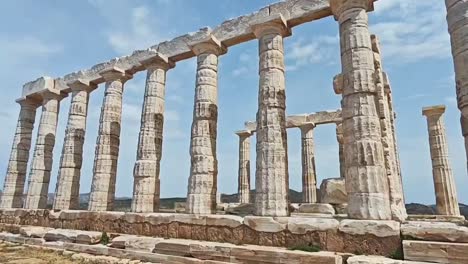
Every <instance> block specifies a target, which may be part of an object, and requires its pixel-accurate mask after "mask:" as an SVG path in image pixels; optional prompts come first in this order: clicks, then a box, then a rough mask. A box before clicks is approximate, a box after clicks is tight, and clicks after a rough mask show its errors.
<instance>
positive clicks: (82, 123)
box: [53, 81, 97, 210]
mask: <svg viewBox="0 0 468 264" xmlns="http://www.w3.org/2000/svg"><path fill="white" fill-rule="evenodd" d="M69 86H70V87H71V89H72V98H71V103H70V111H69V113H68V124H67V128H66V130H65V139H64V143H63V149H62V158H61V160H60V168H59V173H58V179H57V185H56V188H55V197H54V205H53V208H54V209H57V210H67V209H78V208H79V204H80V201H79V196H80V176H81V166H82V164H83V144H84V141H85V133H86V118H87V115H88V102H89V94H90V92H91V91H92V90H94V89H96V88H97V86H96V85H94V84H90V83H83V82H80V81H76V82H74V83H71V84H69Z"/></svg>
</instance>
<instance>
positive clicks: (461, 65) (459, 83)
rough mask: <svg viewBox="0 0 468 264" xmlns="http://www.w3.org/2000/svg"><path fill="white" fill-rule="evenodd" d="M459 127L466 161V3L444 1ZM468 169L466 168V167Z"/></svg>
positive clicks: (467, 59)
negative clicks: (458, 112)
mask: <svg viewBox="0 0 468 264" xmlns="http://www.w3.org/2000/svg"><path fill="white" fill-rule="evenodd" d="M445 5H446V7H447V22H448V31H449V33H450V38H451V43H452V55H453V61H454V65H455V82H456V93H457V101H458V108H459V109H460V111H461V118H460V122H461V126H462V131H463V137H464V138H465V147H466V157H467V160H468V71H467V69H468V16H467V14H468V1H466V0H445ZM467 168H468V166H467Z"/></svg>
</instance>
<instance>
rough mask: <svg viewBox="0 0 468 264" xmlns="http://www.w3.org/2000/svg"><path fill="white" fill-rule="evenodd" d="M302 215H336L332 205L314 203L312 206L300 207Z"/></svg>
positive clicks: (303, 205) (302, 205)
mask: <svg viewBox="0 0 468 264" xmlns="http://www.w3.org/2000/svg"><path fill="white" fill-rule="evenodd" d="M298 211H299V212H300V213H309V214H329V215H334V214H335V209H334V208H333V206H332V205H331V204H326V203H312V204H307V203H306V204H301V206H299V210H298Z"/></svg>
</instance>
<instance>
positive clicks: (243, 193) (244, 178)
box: [236, 131, 252, 204]
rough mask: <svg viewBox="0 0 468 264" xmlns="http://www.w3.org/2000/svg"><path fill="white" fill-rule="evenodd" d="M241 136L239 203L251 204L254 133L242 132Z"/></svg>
mask: <svg viewBox="0 0 468 264" xmlns="http://www.w3.org/2000/svg"><path fill="white" fill-rule="evenodd" d="M236 134H237V135H238V136H239V183H238V191H237V193H238V196H239V203H241V204H246V203H250V136H251V135H252V133H250V132H248V131H241V132H237V133H236Z"/></svg>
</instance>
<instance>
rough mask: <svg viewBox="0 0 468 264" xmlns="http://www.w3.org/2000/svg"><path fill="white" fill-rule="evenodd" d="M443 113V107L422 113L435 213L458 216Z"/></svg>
mask: <svg viewBox="0 0 468 264" xmlns="http://www.w3.org/2000/svg"><path fill="white" fill-rule="evenodd" d="M444 112H445V106H443V105H438V106H430V107H425V108H423V111H422V113H423V115H424V116H426V118H427V128H428V132H429V146H430V151H431V159H432V174H433V177H434V189H435V195H436V206H437V213H438V214H440V215H451V216H458V215H460V208H459V207H458V199H457V190H456V187H455V181H454V178H453V173H452V167H451V166H450V161H449V154H448V145H447V138H446V134H445V124H444V118H443V114H444Z"/></svg>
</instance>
